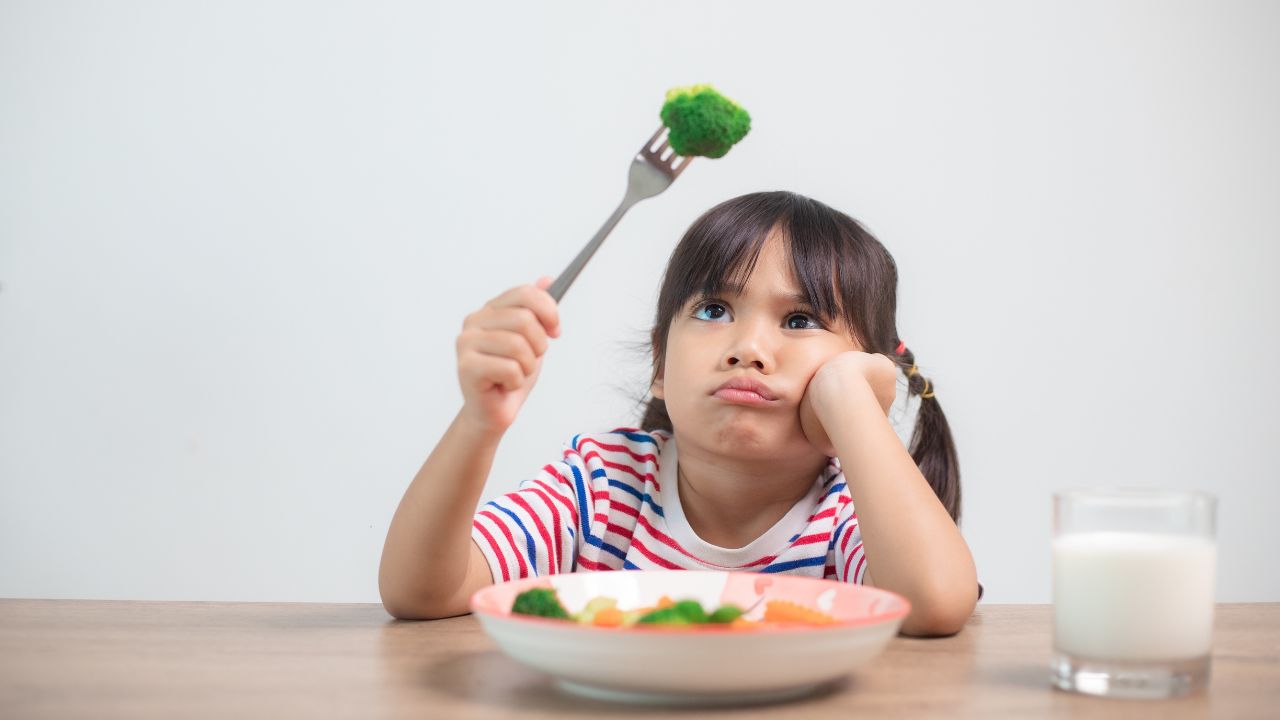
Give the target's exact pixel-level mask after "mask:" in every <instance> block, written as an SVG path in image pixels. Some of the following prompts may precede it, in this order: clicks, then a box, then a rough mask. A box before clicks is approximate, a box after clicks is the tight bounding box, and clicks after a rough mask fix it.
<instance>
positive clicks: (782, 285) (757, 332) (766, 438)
mask: <svg viewBox="0 0 1280 720" xmlns="http://www.w3.org/2000/svg"><path fill="white" fill-rule="evenodd" d="M784 253H785V244H784V243H783V242H782V241H781V240H779V239H777V238H776V236H770V237H769V239H768V240H766V242H765V245H764V247H763V248H762V249H761V251H760V256H759V258H758V259H757V261H756V265H755V269H754V271H753V272H752V275H751V277H750V278H749V279H748V280H747V285H746V287H745V288H742V289H741V292H738V293H735V292H732V291H730V290H726V291H725V292H724V293H722V294H721V296H719V297H714V298H710V297H707V298H704V297H696V296H695V297H693V298H691V299H690V300H689V302H688V303H686V305H685V306H684V308H683V309H682V310H681V311H680V312H678V313H677V314H676V316H675V317H674V318H673V319H672V321H671V328H670V330H669V331H668V333H667V348H666V359H665V363H664V364H663V371H662V375H661V376H660V377H659V379H658V380H657V381H656V382H655V383H654V386H653V394H654V396H655V397H658V398H661V399H663V400H665V401H666V406H667V413H668V415H670V417H671V422H672V426H673V427H674V428H676V430H677V431H678V432H679V433H680V436H681V438H682V442H684V441H685V439H688V440H692V441H693V442H695V443H698V444H699V445H701V446H702V447H704V448H706V449H713V450H717V451H720V452H731V453H733V454H734V455H735V456H738V457H743V458H746V457H751V456H758V457H765V458H777V457H778V456H780V455H784V456H785V455H792V454H812V453H814V451H815V448H813V447H812V446H811V445H809V443H808V441H806V440H805V437H804V433H803V432H801V430H800V419H799V407H800V400H801V398H803V397H804V393H805V389H806V388H807V387H808V385H809V380H810V379H811V378H813V375H814V373H816V372H817V371H818V368H820V367H821V366H822V364H823V363H824V362H826V361H827V360H828V359H829V358H831V357H833V356H835V355H838V354H839V353H842V352H845V351H848V350H861V349H862V348H861V347H859V346H858V344H857V343H856V342H855V341H854V340H853V339H852V337H851V334H850V333H848V332H847V331H845V330H844V329H842V328H839V327H824V326H823V324H822V322H821V321H820V320H818V318H817V316H816V315H815V314H814V312H813V309H812V308H811V307H809V306H808V305H807V304H805V303H804V301H803V300H802V299H798V296H799V295H800V294H801V291H800V287H799V285H798V284H797V283H796V281H795V278H794V277H793V273H792V270H791V263H790V261H789V260H788V258H787V257H786V255H785V254H784ZM730 379H749V380H753V381H756V382H758V383H761V384H762V386H763V388H762V389H763V390H764V393H765V395H766V396H767V397H758V396H754V395H752V394H749V393H741V392H738V393H735V392H733V391H731V390H730V391H721V387H722V385H723V384H724V383H725V382H726V381H729V380H730ZM718 391H720V392H718Z"/></svg>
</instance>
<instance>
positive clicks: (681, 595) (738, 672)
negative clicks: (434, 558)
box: [471, 570, 911, 703]
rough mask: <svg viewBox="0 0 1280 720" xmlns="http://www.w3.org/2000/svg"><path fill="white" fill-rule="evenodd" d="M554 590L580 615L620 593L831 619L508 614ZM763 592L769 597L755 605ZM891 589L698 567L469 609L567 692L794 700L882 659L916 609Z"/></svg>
mask: <svg viewBox="0 0 1280 720" xmlns="http://www.w3.org/2000/svg"><path fill="white" fill-rule="evenodd" d="M539 587H549V588H554V589H555V590H556V592H557V594H558V595H559V597H560V601H561V603H562V604H563V605H564V606H565V608H566V609H567V610H568V611H569V612H570V613H576V612H578V611H579V610H581V609H582V608H583V606H584V605H586V603H587V601H588V600H590V599H591V598H593V597H596V596H600V595H604V596H608V597H612V598H615V599H616V600H617V601H618V607H619V608H621V609H623V610H627V609H632V608H637V607H645V606H649V605H653V604H655V603H656V602H657V601H658V599H659V598H660V597H662V596H663V595H666V596H667V597H670V598H671V599H673V600H677V601H679V600H689V599H692V600H697V601H698V602H700V603H702V605H703V607H705V608H707V609H708V611H710V610H711V609H714V608H715V607H718V606H719V605H721V604H725V603H732V604H734V605H738V606H739V607H741V608H751V610H750V612H748V614H747V616H746V617H748V618H749V619H758V618H759V617H760V616H762V615H763V611H764V603H767V602H768V601H770V600H789V601H791V602H794V603H798V604H800V605H803V606H805V607H809V608H813V609H815V610H820V611H821V612H824V613H826V614H828V615H830V616H832V617H833V618H835V622H833V623H829V624H824V625H795V624H786V625H773V624H768V625H765V626H762V627H760V628H751V629H746V630H743V629H734V628H730V627H728V626H715V625H712V626H700V627H698V628H696V629H672V628H664V627H658V626H632V627H627V628H608V627H594V626H590V625H579V624H577V623H573V622H567V621H564V620H553V619H548V618H541V617H532V616H528V615H512V614H511V605H512V603H513V602H514V601H515V598H516V596H517V595H519V594H520V593H522V592H524V591H525V590H530V589H532V588H539ZM760 599H763V601H764V602H763V603H758V604H757V602H756V601H757V600H760ZM910 610H911V605H910V603H908V602H907V600H906V599H905V598H903V597H902V596H900V595H896V594H894V593H891V592H889V591H887V590H880V589H877V588H871V587H864V586H862V585H853V584H849V583H841V582H836V581H833V580H820V579H817V578H809V577H800V576H793V575H776V574H760V573H745V572H702V571H693V570H674V571H673V570H629V571H615V572H583V573H569V574H562V575H550V576H546V577H539V578H527V579H524V580H514V581H511V582H505V583H499V584H496V585H492V586H490V587H487V588H484V589H482V590H480V591H478V592H477V593H475V595H473V596H472V598H471V611H472V612H473V613H474V614H475V616H476V617H477V618H478V619H479V621H480V624H481V625H482V626H483V628H484V630H485V632H486V633H488V635H489V636H490V637H491V638H493V640H494V642H496V643H497V644H498V646H499V647H500V648H501V649H502V650H503V651H504V652H506V653H507V654H508V655H510V656H511V657H512V658H515V659H516V660H517V661H519V662H522V663H524V664H526V665H528V666H530V667H532V668H535V669H537V670H540V671H542V672H545V673H548V674H550V675H552V676H553V677H555V678H556V680H557V681H558V682H559V684H560V685H561V687H563V688H564V689H566V690H568V691H570V692H573V693H576V694H580V695H586V696H590V697H594V698H600V699H607V700H617V701H626V702H662V703H666V702H678V703H681V702H694V703H702V702H711V703H720V702H735V703H736V702H757V701H772V700H780V699H786V698H789V697H796V696H800V695H804V694H807V693H809V692H812V691H814V690H817V689H819V688H821V687H822V686H824V685H827V684H829V683H832V682H834V681H837V680H839V679H841V678H844V677H846V676H848V675H849V674H850V673H851V672H853V671H854V670H855V669H857V668H858V667H859V666H861V665H863V664H865V663H866V662H867V661H869V660H870V659H871V658H873V657H875V656H876V655H877V654H878V653H879V652H880V651H881V650H883V649H884V647H885V645H886V644H888V642H889V641H890V640H891V639H892V638H893V637H894V636H895V635H896V634H897V632H898V628H899V626H901V624H902V621H903V619H904V618H906V616H907V613H908V612H910Z"/></svg>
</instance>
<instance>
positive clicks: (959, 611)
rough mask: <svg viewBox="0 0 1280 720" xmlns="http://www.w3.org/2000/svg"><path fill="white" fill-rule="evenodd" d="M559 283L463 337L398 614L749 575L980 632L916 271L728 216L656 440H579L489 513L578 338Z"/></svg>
mask: <svg viewBox="0 0 1280 720" xmlns="http://www.w3.org/2000/svg"><path fill="white" fill-rule="evenodd" d="M549 285H550V279H549V278H542V279H540V280H539V281H538V282H537V283H536V284H534V285H526V286H522V287H517V288H513V289H511V290H509V291H507V292H505V293H503V294H502V295H499V296H498V297H496V298H494V299H493V300H491V301H490V302H489V303H487V304H486V305H485V306H484V307H483V308H481V309H480V310H478V311H476V312H474V313H472V314H471V315H469V316H468V317H467V319H466V321H465V322H464V324H463V330H462V332H461V334H460V335H459V336H458V341H457V352H458V376H459V380H460V382H461V385H462V391H463V396H464V402H463V406H462V409H461V410H460V411H459V412H458V415H457V417H456V418H455V419H454V421H453V423H452V425H450V427H449V429H448V430H447V431H446V432H445V434H444V437H443V438H441V440H440V443H439V444H438V445H437V446H436V448H435V450H434V451H433V452H432V453H431V456H430V457H428V458H427V461H426V463H425V464H424V465H423V466H422V469H421V470H420V471H419V472H418V474H417V476H416V477H415V478H414V479H413V482H412V483H411V484H410V486H409V489H408V490H407V491H406V492H405V495H404V498H403V499H402V500H401V502H400V506H399V508H398V509H397V510H396V513H395V516H394V518H393V519H392V522H391V527H390V529H389V530H388V532H387V541H386V545H385V547H384V549H383V554H382V565H381V567H380V570H379V589H380V591H381V594H382V601H383V604H384V606H385V607H386V608H387V610H388V612H390V613H391V614H392V615H394V616H395V617H398V618H417V619H421V618H439V617H446V616H450V615H458V614H462V613H465V612H467V602H468V599H469V598H470V596H471V594H472V593H473V592H475V591H476V590H478V589H479V588H481V587H483V586H485V585H488V584H490V583H493V582H495V581H504V580H509V579H515V578H521V577H527V576H530V575H541V574H547V573H557V572H574V571H579V570H587V571H590V570H620V569H657V568H684V569H716V570H722V569H731V570H749V571H755V572H788V573H797V574H804V575H812V576H817V577H826V578H832V579H836V580H840V581H843V582H859V583H864V584H867V585H876V586H878V587H882V588H886V589H888V590H892V591H894V592H897V593H899V594H901V595H904V596H905V597H906V598H907V599H908V600H910V601H911V606H912V611H911V615H910V616H909V617H908V618H907V620H906V621H905V623H904V625H903V631H904V632H907V633H911V634H919V635H941V634H950V633H954V632H957V631H958V630H959V629H960V628H961V626H962V625H963V624H964V622H965V620H966V618H967V617H968V616H969V614H970V613H971V612H972V611H973V608H974V605H975V603H976V602H977V599H978V595H979V588H978V583H977V579H976V572H975V569H974V563H973V558H972V556H971V555H970V553H969V549H968V546H967V545H966V544H965V541H964V539H963V538H962V537H961V535H960V531H959V529H958V528H957V526H956V520H957V519H958V516H959V508H960V484H959V469H958V466H957V462H956V454H955V448H954V446H953V444H952V441H951V433H950V430H949V429H948V426H947V421H946V418H945V417H944V416H943V414H942V408H941V407H940V406H939V404H938V401H937V399H936V398H935V397H934V393H933V391H932V390H931V389H930V385H929V381H928V380H927V379H925V378H924V377H923V376H921V375H920V374H919V371H918V370H917V369H916V366H915V362H914V360H913V358H912V354H911V352H910V351H909V350H907V349H906V346H905V344H903V343H902V342H901V341H900V340H899V339H898V334H897V330H896V327H895V319H894V314H895V309H896V303H897V300H896V292H897V268H896V266H895V264H894V262H893V258H892V257H890V255H889V253H888V252H887V251H886V250H885V249H884V247H883V246H882V245H881V244H880V243H879V242H878V241H877V240H876V239H875V238H874V237H872V236H871V235H870V234H869V233H868V232H867V231H866V230H864V229H863V228H862V227H861V226H860V225H859V224H858V223H857V222H856V221H854V220H853V219H852V218H850V217H849V216H847V215H845V214H843V213H840V212H837V211H835V210H833V209H831V208H829V207H827V206H826V205H823V204H822V203H820V202H817V201H815V200H811V199H809V198H805V197H802V196H799V195H795V194H793V193H787V192H769V193H756V194H751V195H744V196H742V197H738V198H735V199H732V200H729V201H727V202H724V203H722V204H720V205H718V206H716V207H714V208H712V209H711V210H709V211H708V212H707V213H706V214H704V215H703V216H702V217H701V218H699V219H698V220H697V221H696V222H695V223H694V224H693V226H692V227H690V228H689V230H688V232H687V233H685V236H684V238H683V239H681V241H680V243H679V245H678V246H677V247H676V249H675V251H674V252H673V253H672V255H671V259H670V261H669V262H668V265H667V270H666V273H665V276H664V279H663V282H662V288H661V291H660V293H659V297H658V310H657V317H656V321H655V323H654V327H653V332H652V337H651V340H652V346H653V376H652V384H651V388H650V392H651V394H652V399H651V400H650V401H649V405H648V408H647V410H646V412H645V415H644V419H643V421H642V422H641V428H639V429H632V428H625V429H619V430H614V431H612V432H606V433H598V434H593V435H578V436H576V437H574V438H573V439H572V440H571V441H570V442H569V444H568V446H567V447H566V448H565V450H564V451H563V455H562V457H561V458H560V459H559V460H558V461H556V462H553V463H551V464H548V465H546V466H545V467H543V468H542V470H541V471H540V472H539V473H538V474H537V476H536V477H534V478H532V479H530V480H526V481H525V482H524V483H522V484H521V486H520V489H519V490H517V491H516V492H512V493H509V494H507V495H504V496H502V497H499V498H497V499H495V500H494V501H492V502H490V503H487V504H486V505H484V506H482V507H481V508H480V510H479V511H477V512H475V513H474V515H473V509H474V508H475V507H476V504H477V501H478V500H479V494H480V491H481V488H482V487H483V485H484V482H485V480H486V478H487V477H488V474H489V469H490V467H491V465H492V462H493V457H494V454H495V452H496V451H497V448H498V444H499V442H500V441H501V439H502V436H503V434H504V432H505V431H506V430H507V428H508V427H510V426H511V424H512V422H514V420H515V418H516V413H517V412H518V411H519V409H520V407H521V405H522V404H523V403H524V400H525V398H526V397H527V396H528V394H529V391H530V390H531V389H532V388H533V385H534V383H535V382H536V381H537V378H538V372H539V370H540V369H541V367H542V358H543V354H544V353H545V352H546V350H547V347H548V344H549V339H552V338H556V337H558V336H559V334H560V325H559V315H558V313H557V310H556V304H555V301H554V300H552V298H551V296H550V295H548V294H547V293H546V292H545V289H546V288H547V287H548V286H549ZM886 413H888V415H889V417H888V418H886ZM894 423H897V424H898V429H897V431H895V428H894V426H893V424H894ZM855 508H856V509H857V512H855Z"/></svg>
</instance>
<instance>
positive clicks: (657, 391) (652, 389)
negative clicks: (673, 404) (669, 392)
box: [649, 373, 666, 401]
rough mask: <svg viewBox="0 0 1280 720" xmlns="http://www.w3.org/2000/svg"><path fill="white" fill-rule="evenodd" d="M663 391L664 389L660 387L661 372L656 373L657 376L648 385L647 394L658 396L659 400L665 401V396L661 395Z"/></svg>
mask: <svg viewBox="0 0 1280 720" xmlns="http://www.w3.org/2000/svg"><path fill="white" fill-rule="evenodd" d="M664 392H665V390H663V387H662V373H658V377H657V378H655V379H654V381H653V384H652V385H650V386H649V394H650V395H652V396H654V397H656V398H658V399H659V400H663V401H665V400H666V398H665V397H663V393H664Z"/></svg>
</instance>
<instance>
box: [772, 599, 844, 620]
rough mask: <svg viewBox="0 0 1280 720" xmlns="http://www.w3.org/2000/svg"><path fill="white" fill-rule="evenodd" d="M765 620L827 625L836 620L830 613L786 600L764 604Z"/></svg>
mask: <svg viewBox="0 0 1280 720" xmlns="http://www.w3.org/2000/svg"><path fill="white" fill-rule="evenodd" d="M764 621H765V622H792V623H805V624H807V625H826V624H829V623H833V622H835V621H836V619H835V618H833V617H831V616H830V615H828V614H826V613H822V612H818V611H817V610H811V609H809V608H807V607H805V606H803V605H798V604H796V603H793V602H788V601H786V600H770V601H769V602H767V603H765V604H764Z"/></svg>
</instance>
